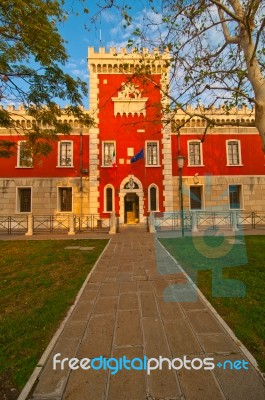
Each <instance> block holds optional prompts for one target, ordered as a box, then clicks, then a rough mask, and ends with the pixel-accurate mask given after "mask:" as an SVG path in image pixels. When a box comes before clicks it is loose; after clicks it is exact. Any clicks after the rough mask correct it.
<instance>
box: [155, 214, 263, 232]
mask: <svg viewBox="0 0 265 400" xmlns="http://www.w3.org/2000/svg"><path fill="white" fill-rule="evenodd" d="M233 219H234V220H233ZM181 222H182V221H181V212H180V211H176V212H154V213H153V217H152V216H150V224H153V228H154V230H155V231H174V230H181ZM183 224H184V229H185V230H187V231H191V230H193V229H194V228H196V230H199V231H200V230H205V229H212V230H217V229H224V230H231V229H233V227H234V225H235V226H236V227H237V228H241V229H258V228H261V229H264V228H265V212H258V211H253V212H245V211H220V212H209V211H192V212H184V213H183ZM233 224H234V225H233Z"/></svg>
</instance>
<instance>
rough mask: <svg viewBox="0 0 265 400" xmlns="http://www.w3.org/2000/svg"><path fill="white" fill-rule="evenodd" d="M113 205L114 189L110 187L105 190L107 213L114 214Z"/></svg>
mask: <svg viewBox="0 0 265 400" xmlns="http://www.w3.org/2000/svg"><path fill="white" fill-rule="evenodd" d="M113 204H114V202H113V188H112V187H111V186H108V187H106V188H105V211H106V212H112V211H113V210H114V207H113Z"/></svg>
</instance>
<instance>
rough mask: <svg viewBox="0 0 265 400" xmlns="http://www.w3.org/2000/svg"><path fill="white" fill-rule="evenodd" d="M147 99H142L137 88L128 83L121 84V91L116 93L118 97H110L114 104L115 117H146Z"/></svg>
mask: <svg viewBox="0 0 265 400" xmlns="http://www.w3.org/2000/svg"><path fill="white" fill-rule="evenodd" d="M147 100H148V97H142V95H141V92H140V90H139V89H138V86H137V85H135V84H133V83H132V82H129V83H127V84H125V83H124V82H123V83H122V89H121V90H120V92H119V93H118V97H112V101H113V102H114V115H115V117H116V116H117V115H118V114H120V115H123V114H125V115H126V116H128V115H129V114H131V115H135V114H136V115H138V116H139V115H141V114H143V115H144V116H145V115H146V102H147Z"/></svg>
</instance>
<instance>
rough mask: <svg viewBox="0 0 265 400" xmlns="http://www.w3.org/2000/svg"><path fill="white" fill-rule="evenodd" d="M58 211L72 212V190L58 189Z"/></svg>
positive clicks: (67, 188)
mask: <svg viewBox="0 0 265 400" xmlns="http://www.w3.org/2000/svg"><path fill="white" fill-rule="evenodd" d="M58 210H59V211H62V212H63V211H65V212H72V188H69V187H60V188H59V204H58Z"/></svg>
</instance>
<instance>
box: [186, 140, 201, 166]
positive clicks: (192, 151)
mask: <svg viewBox="0 0 265 400" xmlns="http://www.w3.org/2000/svg"><path fill="white" fill-rule="evenodd" d="M201 164H202V161H201V143H200V142H189V165H201Z"/></svg>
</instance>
